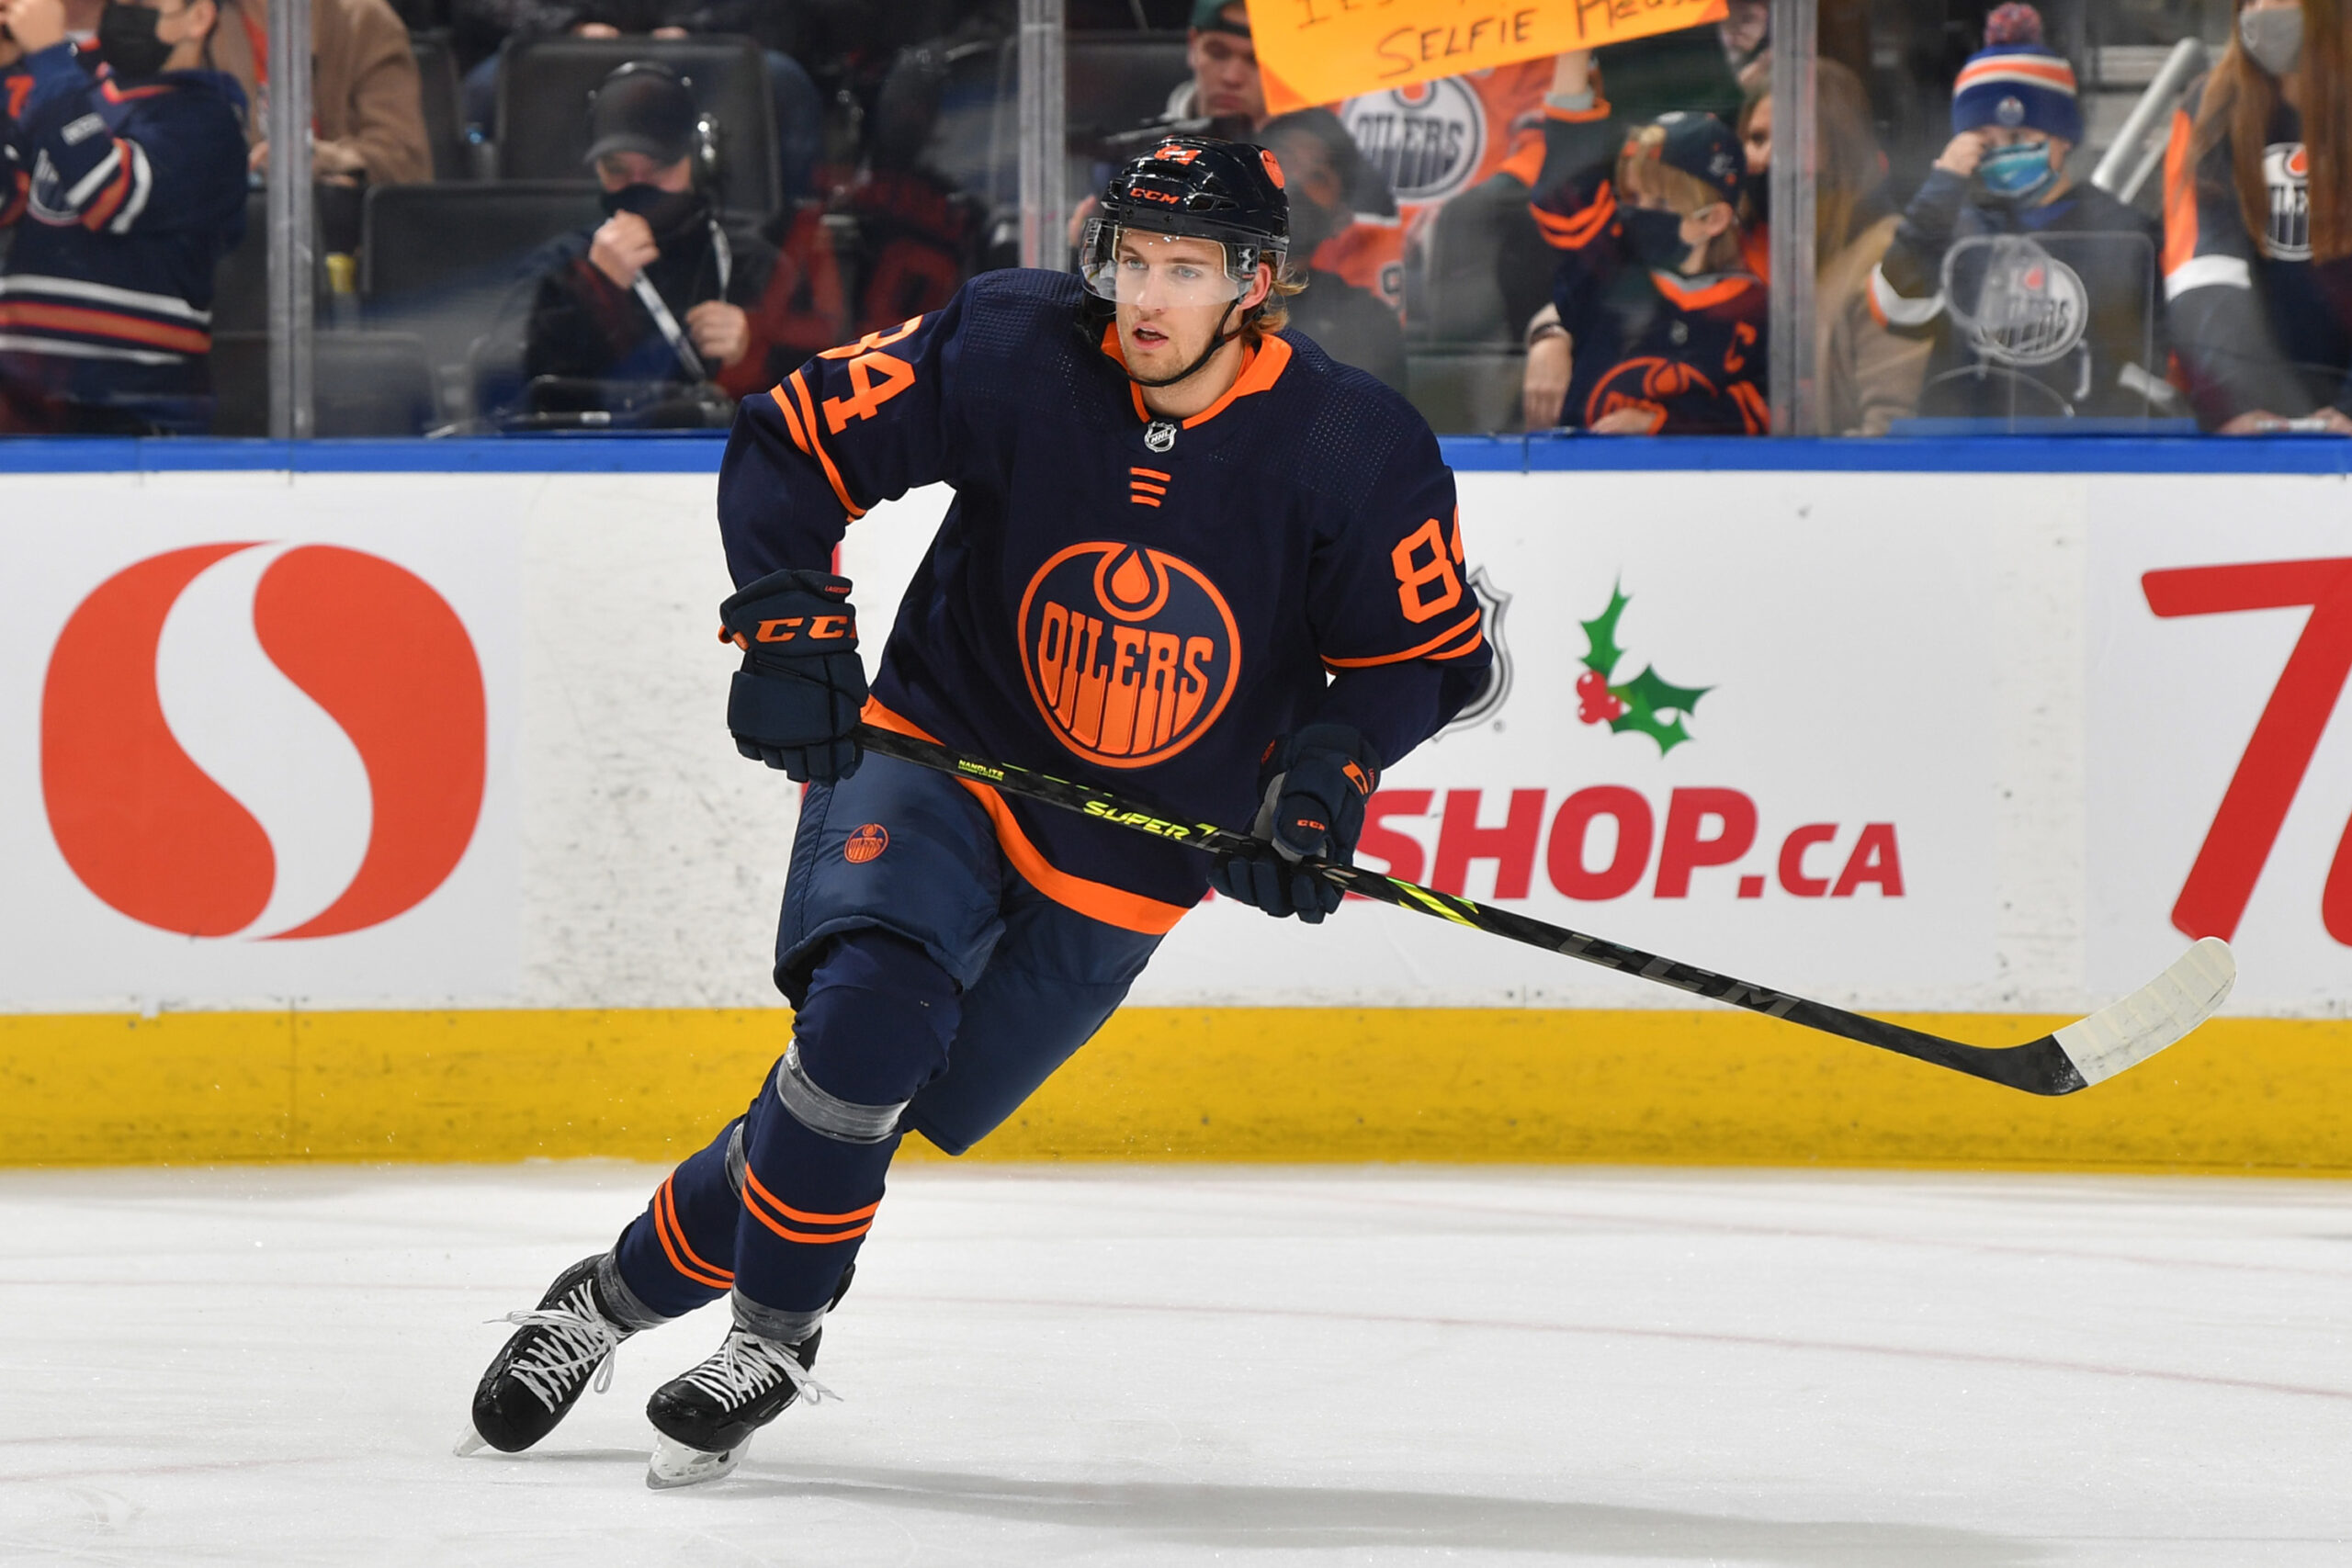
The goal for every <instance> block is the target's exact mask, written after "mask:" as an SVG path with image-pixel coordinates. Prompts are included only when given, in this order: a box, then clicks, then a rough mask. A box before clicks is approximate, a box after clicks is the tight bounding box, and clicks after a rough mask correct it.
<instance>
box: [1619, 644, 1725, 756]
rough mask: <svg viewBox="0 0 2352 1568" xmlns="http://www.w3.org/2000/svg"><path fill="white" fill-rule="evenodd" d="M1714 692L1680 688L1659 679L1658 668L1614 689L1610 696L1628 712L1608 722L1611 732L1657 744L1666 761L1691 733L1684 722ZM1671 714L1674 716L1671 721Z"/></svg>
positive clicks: (1705, 688)
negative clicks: (1630, 732)
mask: <svg viewBox="0 0 2352 1568" xmlns="http://www.w3.org/2000/svg"><path fill="white" fill-rule="evenodd" d="M1713 689H1714V688H1713V687H1711V686H1678V685H1676V684H1675V683H1674V682H1671V681H1668V680H1666V679H1665V678H1664V677H1662V676H1660V675H1659V674H1658V672H1657V668H1656V667H1655V666H1647V667H1645V668H1644V669H1643V671H1642V672H1641V673H1640V674H1638V675H1636V676H1634V678H1633V679H1632V680H1631V681H1628V682H1625V683H1624V684H1623V685H1622V686H1611V687H1610V688H1609V694H1610V695H1611V696H1612V697H1615V698H1616V699H1617V700H1618V701H1619V702H1621V703H1623V704H1624V705H1625V711H1624V712H1623V713H1622V714H1620V715H1618V716H1616V717H1615V718H1612V719H1611V720H1610V721H1609V728H1611V730H1613V731H1614V732H1616V733H1617V734H1619V735H1623V734H1624V733H1625V732H1626V731H1627V730H1629V729H1630V730H1635V731H1638V732H1639V733H1641V734H1643V735H1646V736H1648V737H1649V738H1650V739H1653V740H1655V741H1657V750H1658V755H1659V756H1661V757H1663V756H1664V755H1666V754H1667V753H1668V751H1671V750H1674V749H1675V748H1676V747H1677V746H1679V745H1681V744H1682V743H1683V742H1684V741H1685V740H1688V739H1691V732H1690V731H1689V730H1688V729H1685V728H1683V727H1682V721H1683V720H1684V719H1686V718H1688V717H1690V716H1691V711H1692V710H1693V709H1695V708H1696V707H1697V706H1698V705H1699V699H1700V698H1701V697H1703V696H1705V695H1706V694H1708V693H1709V692H1710V691H1713ZM1668 714H1671V715H1673V717H1671V718H1669V717H1668Z"/></svg>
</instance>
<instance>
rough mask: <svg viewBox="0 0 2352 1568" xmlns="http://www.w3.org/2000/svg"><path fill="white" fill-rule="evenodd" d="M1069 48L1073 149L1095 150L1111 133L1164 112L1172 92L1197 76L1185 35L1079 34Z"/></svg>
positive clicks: (1068, 92) (1066, 48) (1067, 94)
mask: <svg viewBox="0 0 2352 1568" xmlns="http://www.w3.org/2000/svg"><path fill="white" fill-rule="evenodd" d="M1063 50H1064V53H1065V57H1066V58H1067V60H1068V62H1069V71H1068V73H1067V77H1068V82H1067V85H1066V86H1065V87H1064V89H1063V96H1064V102H1065V103H1067V104H1068V106H1069V140H1070V145H1071V146H1073V147H1084V148H1091V147H1093V146H1094V145H1095V144H1096V143H1098V142H1099V141H1102V139H1103V137H1104V136H1106V135H1108V134H1110V133H1111V132H1113V131H1117V130H1126V129H1127V128H1128V127H1130V126H1133V125H1136V123H1138V122H1140V121H1142V120H1146V119H1149V118H1152V117H1153V116H1155V115H1157V114H1159V112H1160V110H1161V109H1162V108H1164V107H1167V104H1168V95H1169V94H1170V93H1171V92H1173V91H1175V89H1176V86H1177V85H1178V84H1179V83H1181V82H1182V81H1183V80H1184V79H1185V78H1186V77H1187V76H1189V75H1191V74H1192V68H1191V67H1190V66H1188V65H1187V64H1185V62H1184V35H1183V34H1182V33H1111V34H1103V35H1096V36H1091V37H1089V36H1083V35H1080V36H1073V37H1071V38H1070V39H1068V40H1067V41H1066V42H1065V44H1064V45H1063Z"/></svg>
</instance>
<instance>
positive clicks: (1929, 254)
mask: <svg viewBox="0 0 2352 1568" xmlns="http://www.w3.org/2000/svg"><path fill="white" fill-rule="evenodd" d="M1951 126H1952V139H1951V142H1950V143H1949V144H1948V145H1946V147H1945V148H1944V151H1943V153H1942V155H1941V156H1940V157H1939V158H1938V159H1937V160H1936V163H1935V166H1934V167H1933V168H1932V169H1930V170H1929V171H1928V178H1927V180H1926V182H1925V183H1924V184H1922V185H1921V186H1920V187H1919V190H1918V193H1917V195H1915V196H1914V197H1912V198H1911V205H1910V206H1909V208H1908V209H1905V213H1904V215H1903V220H1902V222H1901V223H1900V224H1899V225H1897V227H1896V229H1895V232H1894V240H1893V241H1892V242H1891V243H1889V244H1888V246H1887V249H1886V254H1885V256H1884V258H1883V260H1882V261H1881V262H1880V264H1879V265H1878V267H1877V268H1876V270H1874V271H1873V272H1872V273H1871V305H1872V308H1873V310H1875V311H1876V313H1877V315H1878V317H1879V319H1880V320H1881V321H1885V322H1886V323H1888V324H1889V325H1890V326H1892V327H1894V328H1895V329H1896V330H1898V331H1904V332H1910V333H1918V334H1921V335H1924V336H1928V337H1931V338H1932V339H1933V344H1934V347H1933V353H1932V355H1931V356H1930V359H1929V361H1928V379H1927V382H1926V385H1925V386H1924V388H1923V389H1922V391H1921V395H1920V403H1919V412H1921V413H1923V414H1928V413H1943V414H1951V415H1961V416H1965V417H1973V418H1996V419H2002V420H2011V419H2014V418H2016V417H2018V416H2020V415H2022V416H2027V417H2042V416H2047V417H2059V418H2071V417H2075V416H2078V415H2094V416H2097V415H2105V416H2109V417H2119V418H2130V417H2145V415H2146V414H2147V413H2148V412H2149V411H2150V406H2151V399H2152V397H2153V398H2154V400H2156V402H2157V403H2158V404H2159V405H2161V403H2162V402H2163V400H2165V398H2167V397H2169V396H2170V394H2169V391H2168V389H2165V388H2164V387H2163V384H2162V383H2161V382H2160V381H2159V380H2158V379H2157V376H2158V375H2159V374H2160V373H2161V370H2162V367H2163V365H2164V360H2163V359H2162V357H2161V355H2162V352H2163V348H2162V343H2161V340H2160V336H2159V334H2158V333H2157V328H2156V317H2157V312H2158V310H2159V309H2160V305H2159V302H2158V296H2157V291H2156V270H2155V268H2156V241H2157V231H2156V225H2155V224H2154V221H2153V220H2150V219H2148V218H2145V217H2143V216H2142V215H2141V214H2140V213H2139V212H2137V211H2135V210H2133V209H2131V208H2129V207H2126V206H2124V205H2123V204H2122V203H2121V202H2120V201H2118V200H2116V199H2115V198H2114V197H2111V196H2109V195H2108V194H2107V193H2106V192H2105V191H2103V190H2100V189H2099V188H2098V186H2092V185H2087V184H2085V185H2076V184H2075V181H2074V180H2073V178H2072V177H2071V176H2070V175H2068V174H2067V172H2066V158H2067V155H2068V153H2070V152H2072V151H2073V150H2074V149H2075V147H2078V146H2080V145H2081V144H2082V139H2083V120H2082V113H2081V110H2080V108H2079V107H2078V106H2077V104H2076V101H2075V72H2074V68H2073V67H2072V66H2071V65H2069V64H2067V62H2066V61H2065V59H2064V57H2063V56H2061V55H2059V54H2056V53H2054V52H2053V51H2051V50H2049V49H2047V48H2045V47H2044V46H2043V44H2042V42H2041V14H2040V13H2039V12H2037V11H2036V10H2035V9H2034V8H2033V7H2032V6H2025V5H2005V6H2000V7H1999V8H1998V9H1996V11H1994V13H1993V14H1992V15H1991V16H1990V17H1987V18H1986V19H1985V47H1984V48H1983V49H1981V50H1979V51H1977V52H1976V53H1974V54H1973V55H1971V56H1969V58H1968V62H1967V63H1966V64H1965V65H1963V66H1962V68H1961V72H1960V76H1959V78H1958V80H1957V81H1956V82H1955V83H1954V84H1953V89H1952V103H1951ZM2003 237H2013V238H2010V239H2009V243H1999V242H2000V240H2001V239H2002V238H2003ZM1948 262H1949V264H1950V265H1947V264H1948Z"/></svg>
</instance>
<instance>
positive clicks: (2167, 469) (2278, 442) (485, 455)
mask: <svg viewBox="0 0 2352 1568" xmlns="http://www.w3.org/2000/svg"><path fill="white" fill-rule="evenodd" d="M1439 446H1441V447H1442V448H1443V450H1444V453H1445V460H1446V461H1447V462H1448V463H1450V464H1452V465H1453V468H1454V469H1455V470H1456V471H1457V472H1461V473H1572V472H1585V471H1589V472H1615V473H1649V472H1677V473H1691V472H1699V473H1706V472H1719V473H1883V474H1917V473H1958V474H2086V473H2087V474H2352V440H2346V439H2344V438H2342V437H2339V436H2316V435H2302V436H2295V435H2286V436H2247V437H2239V438H2233V439H2223V438H2220V437H2204V438H2201V439H2191V438H2173V437H2147V436H1969V437H1928V436H1908V437H1906V436H1887V437H1882V438H1880V439H1878V440H1869V441H1864V440H1853V441H1848V440H1779V441H1768V440H1755V439H1746V438H1741V437H1736V436H1704V435H1686V436H1666V437H1657V436H1594V435H1536V436H1520V435H1449V436H1443V437H1441V438H1440V440H1439ZM725 448H726V438H725V436H724V435H723V434H719V433H717V432H710V433H697V434H681V435H610V434H595V435H558V436H503V437H500V436H492V437H483V438H478V439H461V440H449V441H401V440H385V441H306V442H293V443H288V442H278V441H236V440H214V439H206V438H189V437H183V438H178V439H153V440H141V439H118V438H112V437H89V438H86V439H73V438H51V437H40V436H25V437H10V438H7V439H0V475H6V474H72V473H175V472H237V471H254V472H279V473H284V472H293V473H303V474H416V473H424V474H716V473H717V472H718V460H719V457H720V454H721V453H722V452H723V451H724V450H725Z"/></svg>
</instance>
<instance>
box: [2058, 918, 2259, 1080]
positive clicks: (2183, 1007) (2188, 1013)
mask: <svg viewBox="0 0 2352 1568" xmlns="http://www.w3.org/2000/svg"><path fill="white" fill-rule="evenodd" d="M2237 977H2238V962H2237V960H2236V959H2235V958H2234V957H2233V956H2232V955H2231V953H2230V944H2229V943H2228V942H2223V941H2222V939H2221V938H2220V937H2217V936H2209V937H2204V938H2202V939H2200V940H2199V941H2198V942H2196V943H2195V944H2194V945H2193V946H2191V947H2190V948H2189V950H2188V952H2187V953H2182V954H2181V955H2180V956H2179V957H2178V958H2177V959H2175V960H2173V964H2172V967H2171V968H2169V969H2166V970H2165V972H2164V973H2163V974H2161V975H2159V976H2156V977H2155V978H2154V979H2153V980H2151V981H2149V982H2148V983H2147V984H2146V985H2144V986H2143V987H2140V988H2139V989H2138V990H2136V991H2134V992H2132V993H2131V995H2130V996H2128V997H2126V998H2123V999H2122V1000H2121V1001H2120V1002H2116V1003H2114V1004H2112V1005H2111V1006H2109V1007H2103V1008H2101V1009H2099V1010H2098V1011H2097V1012H2095V1013H2093V1014H2091V1015H2090V1017H2088V1018H2086V1019H2084V1020H2083V1021H2081V1022H2079V1023H2070V1024H2068V1025H2067V1026H2066V1027H2065V1028H2064V1029H2062V1030H2060V1031H2059V1032H2058V1033H2057V1036H2056V1038H2057V1041H2058V1048H2059V1049H2060V1050H2062V1051H2064V1052H2065V1053H2066V1059H2067V1060H2068V1061H2071V1062H2073V1063H2074V1064H2075V1071H2076V1072H2078V1073H2080V1074H2082V1075H2083V1082H2084V1083H2086V1084H2095V1083H2098V1082H2100V1081H2101V1080H2103V1079H2106V1078H2111V1077H2114V1076H2115V1075H2116V1074H2118V1073H2120V1072H2121V1071H2123V1069H2125V1068H2126V1067H2134V1066H2139V1065H2140V1064H2141V1063H2142V1062H2144V1061H2146V1060H2147V1059H2148V1058H2149V1057H2151V1056H2153V1055H2155V1054H2156V1053H2157V1052H2159V1051H2161V1050H2163V1049H2164V1048H2165V1046H2167V1045H2170V1044H2172V1043H2174V1042H2175V1041H2177V1040H2179V1039H2181V1038H2182V1037H2183V1036H2185V1035H2186V1034H2188V1032H2189V1031H2190V1030H2192V1029H2195V1028H2196V1027H2197V1026H2198V1025H2199V1024H2200V1023H2202V1022H2204V1021H2206V1020H2207V1019H2209V1018H2211V1017H2212V1016H2213V1014H2214V1012H2215V1011H2216V1010H2218V1009H2219V1008H2220V1007H2221V1005H2222V1003H2223V1002H2224V1001H2227V1000H2228V999H2229V995H2230V987H2231V986H2233V984H2235V983H2236V981H2237Z"/></svg>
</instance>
